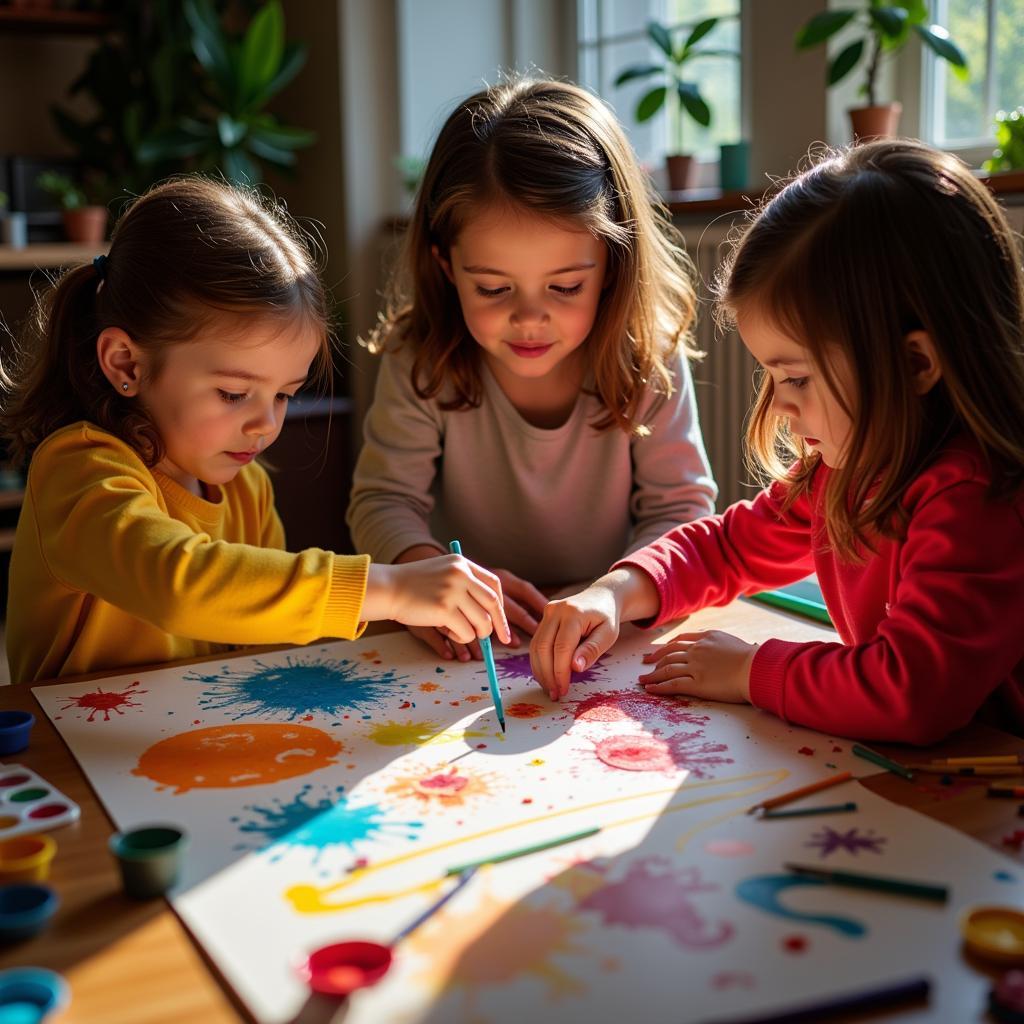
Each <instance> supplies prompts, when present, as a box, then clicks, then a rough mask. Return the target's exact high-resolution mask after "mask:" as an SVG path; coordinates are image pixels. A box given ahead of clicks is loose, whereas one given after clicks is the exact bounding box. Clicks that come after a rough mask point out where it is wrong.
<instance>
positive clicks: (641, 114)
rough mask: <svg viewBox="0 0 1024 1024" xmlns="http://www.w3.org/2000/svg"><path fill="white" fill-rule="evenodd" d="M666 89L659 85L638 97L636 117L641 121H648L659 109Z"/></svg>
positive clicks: (663, 100)
mask: <svg viewBox="0 0 1024 1024" xmlns="http://www.w3.org/2000/svg"><path fill="white" fill-rule="evenodd" d="M667 92H668V89H666V88H665V86H663V85H659V86H657V87H656V88H654V89H652V90H651V91H650V92H649V93H647V94H646V95H645V96H642V97H641V98H640V102H639V103H638V104H637V105H636V119H637V121H639V122H641V123H643V122H644V121H649V120H650V119H651V118H652V117H654V115H655V114H656V113H657V112H658V111H659V110H661V105H662V103H664V102H665V95H666V94H667Z"/></svg>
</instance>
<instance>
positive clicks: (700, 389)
mask: <svg viewBox="0 0 1024 1024" xmlns="http://www.w3.org/2000/svg"><path fill="white" fill-rule="evenodd" d="M729 226H730V225H729V220H728V219H727V218H723V220H722V221H720V222H719V223H717V224H712V225H711V226H706V225H686V224H684V225H680V229H681V230H682V231H683V235H684V237H685V239H686V250H687V252H688V253H689V254H690V259H692V260H693V262H694V265H695V267H696V269H697V277H698V297H699V306H698V312H697V330H696V338H695V340H696V344H697V347H698V348H699V349H700V350H701V351H702V352H704V353H705V355H704V358H703V359H701V360H700V361H699V362H695V363H693V364H692V368H693V378H694V382H695V385H696V391H697V404H698V408H699V410H700V424H701V430H702V431H703V433H704V444H705V445H706V447H707V451H708V458H709V459H710V460H711V469H712V470H713V472H714V474H715V479H716V480H717V481H718V491H719V493H718V510H719V511H722V510H723V509H724V508H725V507H726V506H728V505H731V504H732V503H733V502H734V501H739V500H740V499H741V498H752V497H753V496H754V495H755V494H756V493H757V490H758V485H757V484H756V483H755V481H754V480H753V478H752V477H751V475H750V474H749V473H748V472H747V469H746V465H745V463H744V458H743V430H744V425H745V423H746V418H747V413H748V412H749V410H750V406H751V403H752V401H753V398H754V371H755V369H756V367H757V363H756V362H755V361H754V359H753V357H752V356H751V355H750V353H749V352H747V350H746V348H745V347H744V346H743V343H742V342H741V341H740V339H739V335H738V334H737V333H736V332H735V331H723V330H721V329H719V328H717V327H716V326H715V322H714V317H713V315H712V313H713V310H712V302H711V296H710V284H711V282H712V280H713V279H714V274H715V269H716V267H717V266H718V263H719V260H720V258H721V256H722V254H723V253H724V252H725V239H726V234H727V232H728V230H729Z"/></svg>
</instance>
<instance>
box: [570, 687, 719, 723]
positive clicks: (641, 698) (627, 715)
mask: <svg viewBox="0 0 1024 1024" xmlns="http://www.w3.org/2000/svg"><path fill="white" fill-rule="evenodd" d="M689 707H690V702H689V701H686V700H680V699H679V698H677V697H661V696H659V695H658V694H655V693H647V692H646V691H644V690H606V691H604V692H602V693H594V694H591V695H590V696H589V697H587V698H585V699H584V700H580V701H576V702H575V708H574V709H573V718H574V719H575V720H576V721H577V722H625V721H629V720H632V721H634V722H651V721H655V720H657V721H662V722H667V723H669V724H670V725H707V723H708V722H709V721H710V718H709V716H708V715H699V714H697V713H696V712H694V711H688V710H687V708H689Z"/></svg>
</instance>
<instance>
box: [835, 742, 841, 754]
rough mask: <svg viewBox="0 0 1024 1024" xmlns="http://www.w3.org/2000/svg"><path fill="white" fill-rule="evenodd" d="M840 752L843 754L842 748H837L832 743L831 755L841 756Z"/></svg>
mask: <svg viewBox="0 0 1024 1024" xmlns="http://www.w3.org/2000/svg"><path fill="white" fill-rule="evenodd" d="M842 752H843V748H842V747H837V746H836V745H835V744H834V743H833V744H832V753H833V754H841V753H842Z"/></svg>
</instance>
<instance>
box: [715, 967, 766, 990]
mask: <svg viewBox="0 0 1024 1024" xmlns="http://www.w3.org/2000/svg"><path fill="white" fill-rule="evenodd" d="M711 987H712V988H713V989H717V990H718V991H725V990H727V989H733V988H743V989H752V988H756V987H757V982H756V980H755V979H754V976H753V975H752V974H751V973H750V972H749V971H719V972H718V973H717V974H715V975H712V977H711Z"/></svg>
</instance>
